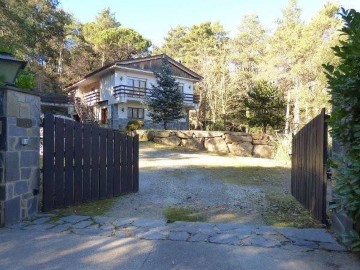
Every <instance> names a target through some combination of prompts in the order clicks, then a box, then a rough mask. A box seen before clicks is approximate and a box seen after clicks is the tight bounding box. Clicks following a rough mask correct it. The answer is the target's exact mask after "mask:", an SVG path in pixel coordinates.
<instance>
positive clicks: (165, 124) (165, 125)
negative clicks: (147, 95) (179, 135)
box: [164, 121, 167, 130]
mask: <svg viewBox="0 0 360 270" xmlns="http://www.w3.org/2000/svg"><path fill="white" fill-rule="evenodd" d="M164 129H165V130H167V121H164Z"/></svg>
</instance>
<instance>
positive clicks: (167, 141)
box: [154, 136, 181, 146]
mask: <svg viewBox="0 0 360 270" xmlns="http://www.w3.org/2000/svg"><path fill="white" fill-rule="evenodd" d="M154 142H156V143H159V144H164V145H168V146H179V145H180V143H181V139H179V138H178V137H176V136H170V137H167V138H160V137H155V138H154Z"/></svg>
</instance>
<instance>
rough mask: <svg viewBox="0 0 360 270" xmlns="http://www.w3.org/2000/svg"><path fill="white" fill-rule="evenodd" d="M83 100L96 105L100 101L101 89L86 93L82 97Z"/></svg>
mask: <svg viewBox="0 0 360 270" xmlns="http://www.w3.org/2000/svg"><path fill="white" fill-rule="evenodd" d="M82 101H83V102H84V103H85V104H86V105H88V106H92V105H96V104H97V103H98V102H99V101H100V92H99V90H94V91H91V92H89V93H86V94H84V95H83V97H82Z"/></svg>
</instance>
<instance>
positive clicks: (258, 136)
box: [251, 134, 266, 140]
mask: <svg viewBox="0 0 360 270" xmlns="http://www.w3.org/2000/svg"><path fill="white" fill-rule="evenodd" d="M251 136H252V138H253V140H263V139H264V138H265V136H266V135H265V134H252V135H251Z"/></svg>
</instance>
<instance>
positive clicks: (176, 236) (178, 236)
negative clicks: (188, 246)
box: [169, 232, 189, 241]
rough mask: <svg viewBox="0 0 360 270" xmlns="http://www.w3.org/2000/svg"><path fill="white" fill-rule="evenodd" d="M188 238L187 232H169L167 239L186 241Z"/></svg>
mask: <svg viewBox="0 0 360 270" xmlns="http://www.w3.org/2000/svg"><path fill="white" fill-rule="evenodd" d="M188 238H189V234H188V233H187V232H170V233H169V240H173V241H186V240H187V239H188Z"/></svg>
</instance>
